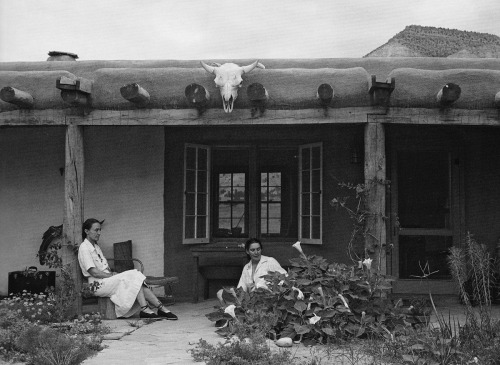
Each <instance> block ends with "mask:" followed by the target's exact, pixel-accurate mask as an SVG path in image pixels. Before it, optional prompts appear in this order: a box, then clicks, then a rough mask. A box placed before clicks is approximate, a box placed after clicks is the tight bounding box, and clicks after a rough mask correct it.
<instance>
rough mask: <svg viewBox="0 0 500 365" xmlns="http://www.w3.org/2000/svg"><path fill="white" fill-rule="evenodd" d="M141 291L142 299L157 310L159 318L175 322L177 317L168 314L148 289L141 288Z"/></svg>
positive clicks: (168, 311) (170, 313)
mask: <svg viewBox="0 0 500 365" xmlns="http://www.w3.org/2000/svg"><path fill="white" fill-rule="evenodd" d="M142 290H143V292H144V297H145V299H146V300H147V301H148V303H150V304H151V305H152V306H153V307H155V308H157V309H158V315H159V316H161V317H166V318H167V319H170V320H176V319H177V316H176V315H175V314H173V313H172V312H170V310H168V309H167V308H165V307H164V306H163V303H162V302H160V300H159V299H158V298H157V297H156V295H155V294H154V293H153V291H152V290H151V289H149V288H148V287H146V286H143V287H142Z"/></svg>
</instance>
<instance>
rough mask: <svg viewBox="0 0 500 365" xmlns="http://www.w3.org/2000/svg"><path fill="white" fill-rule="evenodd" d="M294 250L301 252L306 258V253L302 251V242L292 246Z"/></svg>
mask: <svg viewBox="0 0 500 365" xmlns="http://www.w3.org/2000/svg"><path fill="white" fill-rule="evenodd" d="M292 247H293V248H295V249H296V250H297V251H299V253H300V254H301V255H302V256H304V257H305V256H306V255H305V254H304V251H302V247H300V241H297V242H295V243H294V244H293V245H292Z"/></svg>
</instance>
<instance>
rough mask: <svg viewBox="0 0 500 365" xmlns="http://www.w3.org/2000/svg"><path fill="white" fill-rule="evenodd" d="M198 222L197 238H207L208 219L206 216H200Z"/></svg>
mask: <svg viewBox="0 0 500 365" xmlns="http://www.w3.org/2000/svg"><path fill="white" fill-rule="evenodd" d="M196 222H197V227H196V237H197V238H205V237H206V236H207V232H206V230H207V223H206V222H207V219H206V217H205V216H200V217H198V219H197V220H196Z"/></svg>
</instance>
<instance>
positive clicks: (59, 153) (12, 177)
mask: <svg viewBox="0 0 500 365" xmlns="http://www.w3.org/2000/svg"><path fill="white" fill-rule="evenodd" d="M64 136H65V128H63V127H42V128H30V127H18V128H1V129H0V232H1V233H2V234H1V235H0V268H1V271H0V295H7V294H8V293H7V288H8V273H9V272H11V271H18V270H24V269H25V268H26V267H28V266H37V267H38V268H39V269H43V270H48V268H47V267H44V266H40V263H39V262H38V258H37V257H36V254H37V252H38V249H39V247H40V244H41V243H42V234H43V232H45V231H46V230H47V228H49V226H51V225H60V224H62V220H63V209H64V177H63V176H61V174H60V171H59V168H61V167H64Z"/></svg>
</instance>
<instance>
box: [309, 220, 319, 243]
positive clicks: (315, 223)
mask: <svg viewBox="0 0 500 365" xmlns="http://www.w3.org/2000/svg"><path fill="white" fill-rule="evenodd" d="M319 218H320V217H313V218H312V237H311V238H316V239H319V238H321V222H320V219H319Z"/></svg>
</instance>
